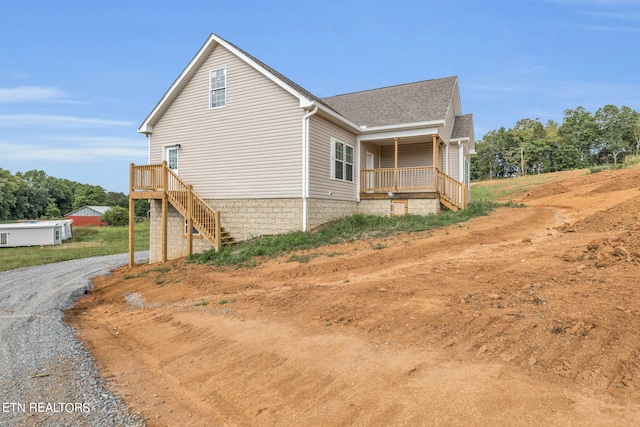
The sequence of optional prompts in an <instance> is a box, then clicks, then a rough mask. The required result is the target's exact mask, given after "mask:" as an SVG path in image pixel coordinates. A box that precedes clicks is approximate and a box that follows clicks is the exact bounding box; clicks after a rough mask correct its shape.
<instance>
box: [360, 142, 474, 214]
mask: <svg viewBox="0 0 640 427" xmlns="http://www.w3.org/2000/svg"><path fill="white" fill-rule="evenodd" d="M361 148H362V150H361V156H363V157H362V158H361V162H362V163H363V164H364V168H361V169H360V182H359V184H360V199H361V200H367V199H380V198H386V197H388V198H390V199H397V198H439V199H440V202H441V203H442V204H443V205H445V206H447V207H448V208H449V209H452V210H457V209H465V208H466V207H467V204H468V202H469V191H468V188H467V187H466V186H465V185H464V184H463V183H462V182H459V181H457V180H455V179H454V178H453V177H451V176H450V175H448V174H447V173H446V171H447V170H448V166H449V165H448V162H447V155H446V146H445V143H444V141H442V139H440V138H439V137H438V135H437V134H433V135H430V136H428V137H427V136H424V135H422V136H409V137H400V136H397V137H393V138H386V139H381V140H371V141H361Z"/></svg>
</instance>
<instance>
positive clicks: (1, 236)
mask: <svg viewBox="0 0 640 427" xmlns="http://www.w3.org/2000/svg"><path fill="white" fill-rule="evenodd" d="M8 240H9V239H7V233H0V246H4V245H7V244H9V243H8Z"/></svg>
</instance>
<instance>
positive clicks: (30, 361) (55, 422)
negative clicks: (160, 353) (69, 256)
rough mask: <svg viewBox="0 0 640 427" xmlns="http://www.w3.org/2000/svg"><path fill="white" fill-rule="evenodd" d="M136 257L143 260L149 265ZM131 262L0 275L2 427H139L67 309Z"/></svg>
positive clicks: (110, 260) (107, 260)
mask: <svg viewBox="0 0 640 427" xmlns="http://www.w3.org/2000/svg"><path fill="white" fill-rule="evenodd" d="M148 257H149V255H148V252H139V253H136V261H137V262H141V261H143V260H144V259H148ZM127 261H128V255H126V254H122V255H109V256H102V257H95V258H85V259H79V260H73V261H66V262H60V263H55V264H47V265H41V266H37V267H28V268H21V269H17V270H11V271H6V272H0V396H1V398H0V404H1V405H2V406H1V407H0V426H139V425H143V423H142V422H141V421H140V419H139V418H138V417H137V416H135V415H132V414H130V413H129V412H128V409H127V407H126V406H125V405H124V404H123V403H122V401H121V400H120V399H118V398H116V397H114V396H113V395H111V394H110V393H109V392H108V391H107V390H106V388H105V386H104V381H103V380H102V379H101V378H100V377H99V376H98V370H97V368H96V366H95V363H94V361H93V359H92V358H91V355H90V354H89V352H88V351H87V349H86V348H85V347H84V345H83V344H81V343H80V342H79V340H78V339H77V337H76V334H75V332H74V330H73V329H71V328H69V327H68V326H66V325H65V324H64V322H63V315H62V310H65V309H67V308H70V307H72V306H73V304H74V303H75V301H76V300H77V298H78V297H79V296H80V295H83V294H84V293H85V292H86V291H87V290H90V289H91V288H92V285H91V280H90V279H91V278H92V277H95V276H98V275H105V274H108V273H109V271H110V270H112V269H113V268H116V267H119V266H121V265H124V264H126V263H127Z"/></svg>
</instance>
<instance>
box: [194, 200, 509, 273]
mask: <svg viewBox="0 0 640 427" xmlns="http://www.w3.org/2000/svg"><path fill="white" fill-rule="evenodd" d="M499 206H502V205H501V204H498V203H495V202H492V201H488V200H480V201H477V202H472V203H470V204H469V207H468V208H467V209H464V210H459V211H457V212H451V211H446V212H442V213H440V214H438V215H427V216H421V215H404V216H398V217H383V216H376V215H362V214H356V215H352V216H349V217H345V218H341V219H339V220H337V221H333V222H331V223H329V224H325V225H323V226H321V227H319V228H317V229H316V230H315V231H313V232H308V233H305V232H302V231H295V232H292V233H287V234H280V235H274V236H264V237H261V238H257V239H252V240H249V241H246V242H241V243H239V244H237V245H235V246H233V247H231V248H227V249H223V250H222V251H220V252H216V251H214V250H209V251H205V252H202V253H200V254H195V255H192V256H191V257H190V258H189V261H190V262H196V263H200V264H209V265H217V266H223V265H235V266H243V267H247V266H255V265H256V263H257V261H256V259H260V258H273V257H277V256H280V255H283V254H286V253H290V252H293V251H299V250H308V249H314V248H317V247H320V246H325V245H332V244H337V243H345V242H351V241H353V240H355V239H367V238H380V237H385V236H389V235H392V234H397V233H409V232H416V231H425V230H430V229H434V228H440V227H446V226H448V225H451V224H457V223H459V222H465V221H468V220H470V219H471V218H475V217H477V216H482V215H488V214H489V213H490V212H491V211H493V210H494V209H495V208H497V207H499Z"/></svg>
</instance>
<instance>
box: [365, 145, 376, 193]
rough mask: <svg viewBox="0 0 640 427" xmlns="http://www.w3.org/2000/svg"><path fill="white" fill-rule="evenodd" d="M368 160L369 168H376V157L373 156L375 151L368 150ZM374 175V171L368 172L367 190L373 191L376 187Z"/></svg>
mask: <svg viewBox="0 0 640 427" xmlns="http://www.w3.org/2000/svg"><path fill="white" fill-rule="evenodd" d="M366 162H367V163H366V166H367V167H366V168H367V169H375V157H374V156H373V153H370V152H368V151H367V152H366ZM374 177H375V173H374V172H367V180H366V181H367V182H366V185H367V188H366V190H367V191H372V190H373V189H374V188H375V183H374Z"/></svg>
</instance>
